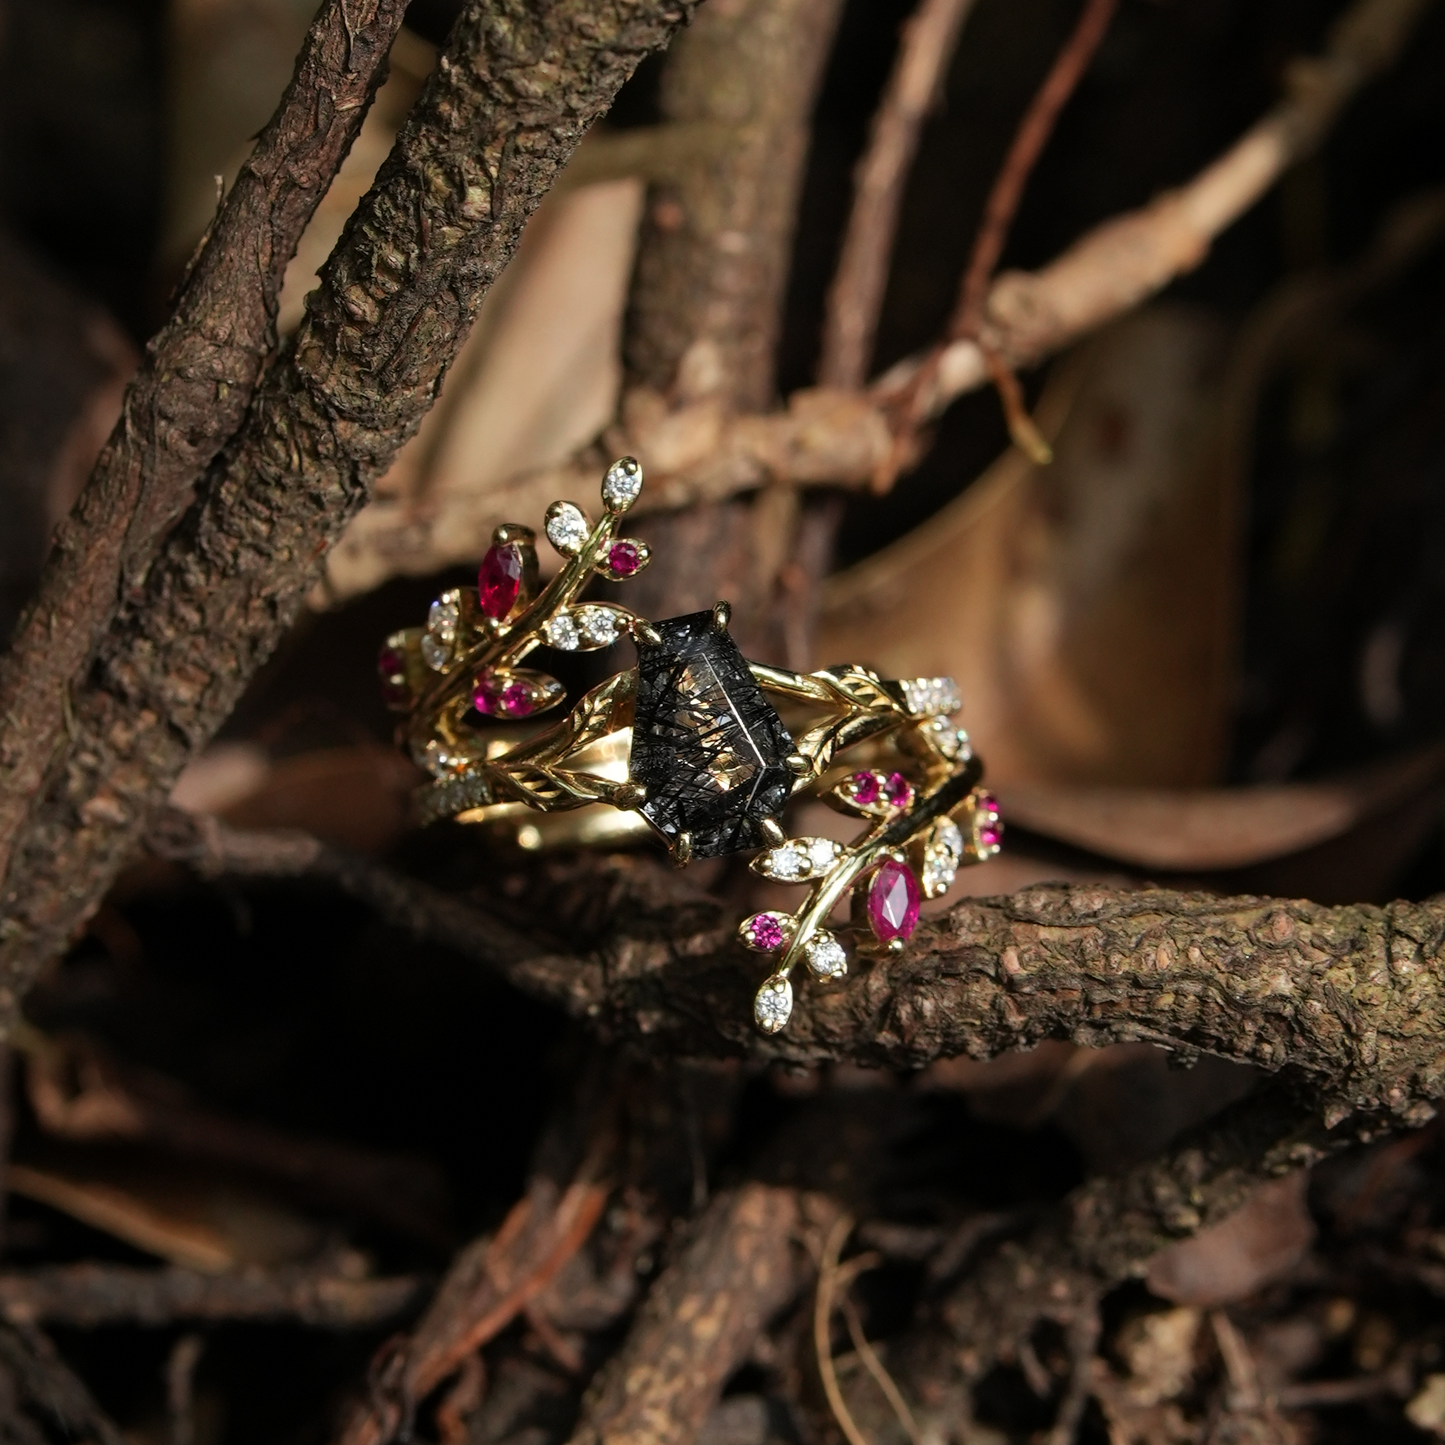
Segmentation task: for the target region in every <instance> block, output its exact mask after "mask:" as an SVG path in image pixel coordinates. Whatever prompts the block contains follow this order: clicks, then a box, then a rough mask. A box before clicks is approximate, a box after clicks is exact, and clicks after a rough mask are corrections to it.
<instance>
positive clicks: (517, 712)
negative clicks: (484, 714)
mask: <svg viewBox="0 0 1445 1445" xmlns="http://www.w3.org/2000/svg"><path fill="white" fill-rule="evenodd" d="M502 711H503V712H504V713H506V714H507V716H508V717H526V716H527V714H528V713H529V712H531V711H532V690H531V688H529V687H528V686H527V684H526V683H524V682H509V683H508V684H507V685H506V687H504V688H503V689H502Z"/></svg>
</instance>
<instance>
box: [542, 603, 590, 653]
mask: <svg viewBox="0 0 1445 1445" xmlns="http://www.w3.org/2000/svg"><path fill="white" fill-rule="evenodd" d="M542 631H543V632H544V633H546V635H547V644H548V646H550V647H555V648H556V649H557V650H558V651H559V652H576V651H577V645H578V643H579V642H580V641H581V638H580V637H579V636H578V633H577V624H576V622H574V621H573V620H572V614H571V613H570V612H559V613H558V614H557V615H556V616H555V617H549V618H548V619H547V623H546V626H545V627H543V629H542Z"/></svg>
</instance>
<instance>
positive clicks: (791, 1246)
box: [572, 1184, 811, 1445]
mask: <svg viewBox="0 0 1445 1445" xmlns="http://www.w3.org/2000/svg"><path fill="white" fill-rule="evenodd" d="M802 1223H803V1216H802V1210H801V1201H800V1200H799V1197H798V1195H797V1193H796V1192H795V1191H794V1190H791V1189H774V1188H770V1187H769V1186H767V1185H764V1184H746V1185H744V1186H742V1187H741V1188H739V1189H737V1190H735V1191H733V1192H731V1193H728V1194H723V1195H720V1196H719V1197H718V1198H717V1199H715V1200H713V1202H712V1203H711V1204H710V1205H709V1206H708V1208H707V1211H706V1212H705V1213H704V1214H703V1216H702V1217H701V1218H700V1219H699V1220H698V1221H697V1223H696V1225H695V1226H694V1227H693V1229H692V1231H691V1235H690V1238H689V1239H688V1241H687V1242H686V1244H685V1245H684V1246H683V1248H682V1249H681V1250H679V1251H678V1254H677V1256H676V1257H675V1258H674V1259H673V1261H672V1262H671V1263H670V1264H669V1265H668V1267H667V1268H666V1269H665V1270H664V1271H663V1272H662V1274H661V1275H660V1276H659V1277H658V1279H657V1282H656V1283H655V1284H654V1285H653V1286H652V1288H651V1289H650V1290H649V1291H648V1294H647V1298H646V1300H645V1301H644V1302H643V1305H642V1308H641V1310H640V1311H639V1312H638V1317H637V1319H636V1320H635V1321H634V1322H633V1325H632V1329H631V1330H630V1331H629V1333H628V1336H627V1339H626V1340H625V1341H624V1343H623V1345H622V1348H621V1349H620V1350H618V1352H617V1353H616V1354H615V1355H613V1357H612V1358H611V1359H610V1360H609V1361H608V1362H607V1364H606V1365H605V1366H604V1367H603V1369H602V1370H601V1371H600V1373H599V1374H598V1376H597V1378H596V1379H595V1380H594V1381H593V1382H592V1386H591V1388H590V1389H589V1391H588V1393H587V1398H586V1400H585V1401H584V1402H583V1406H582V1419H581V1421H580V1422H579V1424H578V1426H577V1429H576V1430H575V1431H574V1432H573V1435H572V1445H688V1442H690V1441H693V1440H696V1439H697V1435H698V1432H699V1431H700V1430H701V1429H702V1426H703V1422H704V1421H705V1420H706V1419H707V1416H708V1412H709V1411H710V1410H711V1409H712V1407H713V1406H714V1405H715V1404H716V1403H717V1399H718V1396H719V1395H720V1394H721V1393H722V1388H723V1386H724V1385H725V1384H726V1383H727V1381H728V1378H729V1377H730V1376H731V1375H732V1374H733V1372H734V1371H735V1370H736V1369H737V1368H738V1366H739V1365H741V1364H742V1363H743V1361H744V1360H745V1359H746V1358H747V1355H748V1352H749V1351H750V1350H751V1349H752V1347H753V1345H754V1343H755V1342H756V1340H757V1338H758V1335H759V1334H760V1333H761V1332H762V1330H763V1329H764V1327H765V1326H766V1325H767V1323H768V1321H769V1320H770V1319H771V1318H772V1317H773V1316H774V1315H775V1314H777V1312H778V1311H779V1310H781V1309H782V1308H783V1307H784V1306H785V1305H787V1304H788V1303H789V1302H790V1301H791V1300H792V1299H793V1298H794V1297H795V1296H796V1294H797V1293H798V1290H799V1289H800V1288H801V1286H802V1285H803V1283H804V1282H805V1281H806V1279H807V1278H808V1277H809V1276H810V1275H811V1269H808V1268H803V1267H801V1262H800V1260H799V1255H800V1254H801V1244H800V1240H799V1237H798V1236H799V1233H800V1230H801V1227H802Z"/></svg>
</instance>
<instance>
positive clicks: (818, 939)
mask: <svg viewBox="0 0 1445 1445" xmlns="http://www.w3.org/2000/svg"><path fill="white" fill-rule="evenodd" d="M804 952H806V954H807V955H808V967H809V968H811V969H812V970H813V972H814V973H816V974H817V975H818V977H819V978H842V976H843V975H844V974H845V973H847V972H848V955H847V954H846V953H845V952H844V951H843V945H842V944H841V943H839V942H838V940H837V939H836V938H834V937H833V935H832V934H831V933H815V934H814V935H813V936H812V938H810V939H809V940H808V946H807V948H806V949H805V950H804Z"/></svg>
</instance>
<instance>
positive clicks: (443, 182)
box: [0, 0, 695, 1016]
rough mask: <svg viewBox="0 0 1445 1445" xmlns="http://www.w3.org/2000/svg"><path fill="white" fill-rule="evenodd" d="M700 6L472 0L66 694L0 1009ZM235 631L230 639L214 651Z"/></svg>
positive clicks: (77, 916) (18, 875) (281, 626)
mask: <svg viewBox="0 0 1445 1445" xmlns="http://www.w3.org/2000/svg"><path fill="white" fill-rule="evenodd" d="M694 4H695V0H611V3H609V4H603V5H599V4H595V3H589V0H554V3H552V4H550V5H547V6H544V7H537V6H533V5H529V4H525V3H523V0H493V3H482V0H474V3H472V4H471V5H469V6H468V8H467V9H466V10H465V11H464V12H463V14H462V16H461V18H460V19H459V21H458V22H457V25H456V27H455V28H454V30H453V32H452V37H451V42H450V45H449V47H448V49H447V52H446V53H445V54H444V55H443V56H442V58H441V60H440V61H439V62H438V65H437V69H436V71H435V72H434V73H433V75H432V77H431V78H430V80H429V81H428V83H427V87H426V89H425V91H424V92H423V94H422V96H421V98H420V100H419V101H418V102H417V105H416V107H415V109H414V110H413V112H412V114H411V116H410V117H409V118H408V120H407V123H406V125H405V126H404V127H403V129H402V132H401V135H400V137H399V138H398V141H397V145H396V148H395V149H394V150H393V152H392V154H391V156H390V157H389V158H388V160H387V162H386V163H385V165H384V166H383V167H382V170H381V172H380V174H379V175H378V177H377V181H376V184H375V185H374V187H373V188H372V190H371V191H370V192H369V193H368V195H367V196H366V198H365V199H364V200H363V202H362V204H361V206H360V207H359V208H358V210H357V212H356V213H355V215H353V217H352V218H351V220H350V222H349V223H348V225H347V228H346V231H345V234H344V235H343V237H342V240H341V242H340V243H339V245H338V247H337V250H336V252H335V254H334V255H333V256H332V258H331V259H330V261H328V263H327V265H326V267H325V269H324V271H323V275H322V281H321V285H320V287H319V288H318V289H317V291H315V292H314V293H313V294H312V296H311V297H310V298H309V299H308V305H307V313H306V317H305V319H304V321H303V322H302V325H301V328H300V331H299V332H298V334H297V337H296V342H295V346H294V349H293V351H292V352H291V353H290V354H288V355H286V356H284V357H282V358H280V359H279V360H278V361H277V362H276V363H274V364H273V365H272V366H271V368H270V369H269V370H268V372H267V373H266V375H265V377H264V378H263V379H262V381H261V383H260V384H259V386H258V387H257V390H256V394H255V396H254V397H253V400H252V405H251V409H250V411H249V413H248V414H247V419H246V422H245V425H244V426H243V427H242V429H241V431H240V432H239V433H238V434H237V435H236V437H235V438H233V440H232V441H231V443H230V444H229V446H228V447H227V449H226V451H225V454H224V455H223V456H222V457H221V458H220V460H219V461H218V462H217V463H216V465H215V467H214V468H213V470H212V472H211V473H210V474H209V475H208V477H207V479H206V483H205V486H204V489H203V493H202V496H201V498H200V500H199V501H198V503H197V504H196V506H195V507H194V508H193V509H192V511H191V513H190V514H188V516H187V517H186V518H185V519H184V521H183V522H182V523H181V524H180V526H179V527H178V528H177V529H176V530H175V531H174V532H173V533H172V534H171V536H170V537H169V538H168V540H167V542H166V543H165V545H164V547H163V548H162V550H161V553H160V555H159V556H158V557H157V559H156V561H155V563H154V565H153V566H152V567H151V570H150V573H149V575H148V577H147V578H146V581H145V584H144V586H143V587H141V588H139V589H137V590H136V592H135V593H134V594H133V595H132V596H130V597H128V598H127V600H126V603H125V605H124V607H123V608H122V609H121V611H120V612H119V614H118V615H117V617H116V619H115V621H114V622H113V623H112V625H111V626H110V628H109V629H108V630H107V632H106V635H105V637H104V638H103V639H102V641H101V643H100V645H99V647H98V649H97V654H96V659H95V662H94V664H93V666H92V668H91V669H90V670H89V672H88V673H87V674H86V675H85V676H84V678H83V679H82V680H81V681H80V682H79V683H78V684H77V686H76V687H75V688H74V695H73V699H72V701H71V704H70V708H69V714H68V717H67V728H66V732H67V743H66V746H65V748H64V750H63V753H62V756H61V758H60V759H59V761H58V762H57V763H56V765H55V766H54V767H53V768H52V770H51V772H50V774H49V777H48V779H47V783H46V786H45V788H44V790H43V792H42V794H41V795H40V797H39V798H38V800H37V801H36V803H35V805H34V806H33V808H32V810H31V813H30V816H29V818H28V819H27V821H26V823H25V825H24V829H23V831H22V832H21V834H20V836H19V837H18V839H17V843H16V847H15V850H14V853H13V855H12V858H11V863H10V867H9V870H8V873H7V875H6V878H5V890H4V913H5V921H4V930H5V934H4V939H3V943H0V1015H11V1016H13V1010H14V1007H15V1004H16V1002H17V1000H18V997H19V995H20V994H21V993H22V992H23V990H24V988H25V986H26V983H27V982H28V980H29V979H30V978H32V977H33V976H34V974H35V972H36V970H37V969H38V968H39V967H40V966H41V965H42V964H43V963H44V962H45V960H46V959H47V958H49V957H52V956H53V955H54V954H55V953H56V952H57V951H58V950H59V949H61V948H63V947H64V945H65V943H66V941H67V940H68V938H69V937H70V936H71V934H72V932H73V930H74V929H75V928H76V926H77V925H78V924H79V923H80V922H81V921H82V920H83V919H84V918H85V917H86V916H87V914H88V913H89V912H90V911H91V910H92V909H93V908H94V907H95V906H96V905H97V904H98V902H99V900H100V898H101V896H102V894H103V893H104V891H105V888H106V887H107V885H108V884H109V882H110V880H111V878H112V877H113V876H114V874H115V871H116V870H117V868H118V867H119V866H120V864H121V862H122V861H123V860H124V858H125V856H126V854H127V853H128V851H129V850H130V849H131V848H132V847H133V846H134V844H135V842H136V840H137V838H138V835H139V833H140V830H141V829H142V827H143V826H144V823H145V820H146V818H147V817H148V816H149V814H150V813H151V811H152V810H153V809H154V808H155V807H156V805H157V804H158V802H159V801H160V800H161V799H162V798H163V797H164V796H165V794H166V793H167V792H168V791H169V788H170V785H171V783H172V782H173V781H174V779H175V778H176V776H177V775H178V774H179V772H180V770H181V768H182V767H183V766H184V765H185V763H186V761H187V760H188V759H189V758H190V757H191V756H192V755H193V754H194V752H195V751H196V750H197V749H199V748H200V747H201V746H202V745H204V743H205V742H206V741H207V740H208V739H209V738H210V736H211V735H212V734H213V733H214V731H215V729H216V728H217V727H218V726H219V725H220V724H221V722H222V721H223V720H224V719H225V717H226V716H227V715H228V713H229V712H230V710H231V708H232V707H233V706H234V705H235V702H236V700H237V698H238V697H239V696H240V693H241V690H242V689H243V688H244V686H245V684H246V683H247V682H248V681H249V679H250V678H251V676H252V675H253V674H254V672H255V670H256V668H257V667H258V666H259V665H260V663H261V662H262V661H263V660H264V659H265V658H266V657H267V656H268V655H269V654H270V652H271V650H272V649H273V648H274V647H275V645H276V643H277V641H278V640H279V639H280V637H281V636H282V634H283V633H284V631H285V630H286V628H287V626H288V625H289V624H290V622H291V620H292V618H293V617H294V616H295V615H296V613H297V611H298V610H299V608H300V606H301V603H302V600H303V598H304V597H305V594H306V592H307V591H308V590H309V588H310V587H311V586H312V585H313V584H314V582H315V581H316V578H317V576H318V575H319V572H320V566H321V561H322V558H323V557H324V555H325V553H326V550H327V548H328V547H329V546H330V545H331V544H332V543H333V542H334V541H335V539H336V538H337V536H339V535H340V532H341V530H342V528H343V527H344V526H345V525H346V523H347V522H348V521H349V520H350V518H351V517H352V516H353V515H354V514H355V513H356V512H357V510H359V508H360V507H361V506H362V505H363V503H364V502H365V501H366V499H367V497H368V495H369V491H370V487H371V484H372V483H373V482H374V481H375V479H376V478H377V477H378V476H379V475H380V474H381V473H382V472H383V471H384V470H385V469H386V467H387V465H388V464H389V463H390V461H391V459H392V458H393V457H394V456H395V454H396V452H397V450H398V449H399V448H400V447H401V446H402V444H403V443H404V442H405V441H406V440H407V439H408V438H409V437H410V436H411V435H412V434H413V433H414V432H415V430H416V428H417V426H418V425H419V424H420V422H421V418H422V416H423V415H424V414H425V412H426V410H427V408H428V407H429V406H430V405H431V403H432V401H433V400H434V399H435V397H436V394H437V391H438V389H439V387H440V386H441V383H442V380H443V378H444V376H445V374H446V370H447V367H448V365H449V364H450V362H451V359H452V357H453V356H454V355H455V353H456V350H457V347H458V346H459V345H460V343H461V341H462V339H463V338H464V337H465V336H466V334H467V331H468V328H469V327H470V325H471V322H472V319H473V317H474V316H475V315H476V311H477V307H478V306H479V305H480V302H481V299H482V297H483V295H484V294H485V293H486V291H487V289H488V287H489V286H490V285H491V283H492V281H493V280H494V279H495V278H496V276H497V274H498V273H499V272H500V271H501V269H502V267H503V266H504V265H505V264H506V262H507V260H508V259H509V258H510V256H511V254H512V251H513V250H514V248H515V246H516V242H517V239H518V237H519V235H520V232H521V229H522V226H523V224H524V223H525V221H526V220H527V218H528V216H530V215H531V213H532V211H533V210H534V209H535V208H536V206H537V204H538V202H539V201H540V200H541V198H542V196H543V195H544V194H545V193H546V191H547V190H548V188H549V187H550V186H551V184H552V181H553V180H554V179H555V177H556V175H557V173H558V172H559V171H560V170H561V168H562V166H563V165H564V164H565V163H566V160H567V158H568V157H569V156H570V155H571V153H572V151H573V149H574V148H575V147H576V145H577V143H578V141H579V140H580V139H581V138H582V136H583V134H584V133H585V132H586V130H587V128H588V127H589V126H590V125H591V124H592V122H593V121H594V120H596V119H597V117H598V116H599V115H601V114H602V113H603V112H604V111H605V110H606V109H607V107H608V105H609V104H610V103H611V100H612V98H613V96H614V95H615V94H616V92H617V90H618V88H619V87H620V86H621V84H622V82H623V81H624V80H625V79H626V78H627V77H628V76H629V75H630V74H631V73H632V70H633V69H634V68H635V67H636V65H637V62H638V61H639V60H640V59H641V58H642V57H643V56H644V55H646V54H648V53H649V52H650V51H652V50H655V49H657V48H659V47H660V46H662V45H665V44H666V43H667V41H668V39H669V38H670V37H671V35H672V33H673V31H674V30H675V29H676V28H677V26H678V25H680V24H681V23H682V22H683V21H684V20H685V19H686V18H688V17H689V16H690V15H691V13H692V9H693V6H694ZM222 640H224V645H223V646H218V644H219V643H221V642H222Z"/></svg>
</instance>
